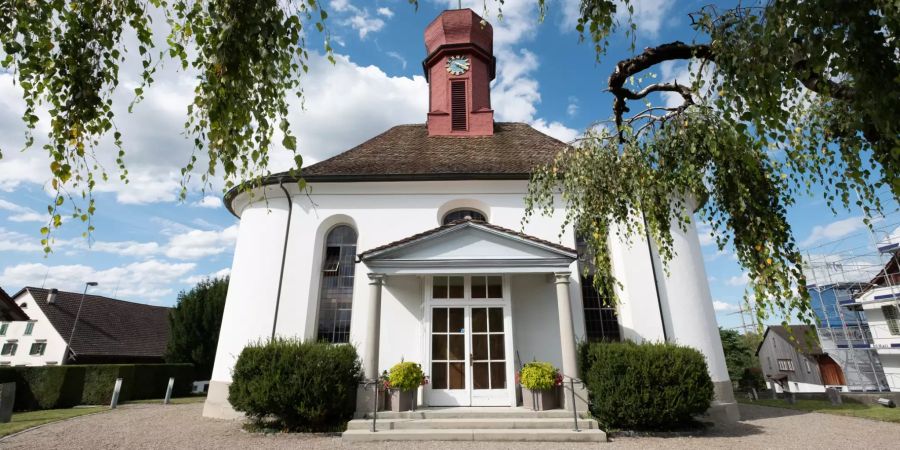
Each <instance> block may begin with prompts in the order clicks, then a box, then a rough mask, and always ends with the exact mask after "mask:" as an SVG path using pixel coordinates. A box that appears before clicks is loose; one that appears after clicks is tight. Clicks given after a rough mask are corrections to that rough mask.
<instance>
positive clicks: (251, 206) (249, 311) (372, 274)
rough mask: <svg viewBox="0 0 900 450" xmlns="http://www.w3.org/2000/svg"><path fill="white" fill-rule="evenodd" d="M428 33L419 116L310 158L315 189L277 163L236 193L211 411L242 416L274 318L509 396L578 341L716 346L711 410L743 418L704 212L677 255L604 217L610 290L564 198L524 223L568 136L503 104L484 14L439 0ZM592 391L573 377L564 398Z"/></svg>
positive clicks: (431, 390)
mask: <svg viewBox="0 0 900 450" xmlns="http://www.w3.org/2000/svg"><path fill="white" fill-rule="evenodd" d="M425 48H426V56H425V59H424V61H423V69H424V71H425V77H426V79H427V81H428V83H429V92H428V95H429V107H428V113H427V117H423V119H424V121H425V123H421V124H410V125H399V126H395V127H393V128H390V129H388V130H386V131H384V132H383V133H381V134H379V135H377V136H375V137H372V138H371V139H369V140H368V141H365V142H363V143H361V144H359V145H357V146H356V147H353V148H351V149H349V150H347V151H345V152H343V153H340V154H338V155H337V156H334V157H332V158H330V159H327V160H324V161H321V162H319V163H317V164H313V165H311V166H309V167H305V168H303V170H302V177H303V179H304V180H305V181H306V182H307V183H308V184H307V189H306V190H303V191H301V190H300V189H299V188H298V185H297V183H296V181H297V180H296V179H295V178H292V177H291V176H289V175H288V174H287V173H284V174H276V175H272V176H269V177H268V178H266V180H265V182H264V186H263V187H261V188H259V189H258V190H257V191H256V192H255V193H254V195H252V196H251V195H248V194H246V193H243V192H240V191H238V190H232V191H231V192H229V193H228V194H227V195H226V197H225V203H226V206H227V207H228V208H229V210H230V211H231V212H232V213H233V214H234V215H235V216H237V217H238V218H239V219H240V232H239V235H238V240H237V245H236V248H235V254H234V262H233V266H232V271H231V283H230V286H229V289H228V298H227V302H226V305H225V312H224V317H223V320H222V328H221V334H220V337H219V344H218V345H219V346H218V351H217V353H216V361H215V369H214V371H213V375H212V380H211V383H210V387H209V395H208V397H207V400H206V404H205V407H204V415H205V416H208V417H235V416H236V413H235V412H234V410H232V408H231V406H230V405H229V403H228V386H229V384H230V382H231V372H232V368H233V367H234V364H235V360H236V358H237V356H238V355H239V354H240V352H241V350H242V349H243V348H244V347H245V346H246V345H247V344H248V343H252V342H257V341H260V340H266V339H268V338H270V337H272V336H281V337H298V338H301V339H305V340H324V341H327V342H332V343H336V344H339V343H345V344H351V345H354V346H355V347H356V348H357V351H358V352H359V354H360V357H361V360H362V363H363V370H364V372H365V377H366V378H367V379H373V378H376V377H377V376H378V375H379V374H380V373H381V372H382V371H383V370H386V369H389V368H390V367H391V366H393V365H394V364H396V363H398V362H400V361H413V362H418V363H420V364H421V365H422V367H423V369H424V371H425V374H426V375H427V376H428V377H429V380H430V381H429V383H428V384H427V385H426V386H424V387H423V389H422V392H421V395H420V398H419V402H420V407H435V406H459V407H469V406H472V407H486V406H501V407H502V406H505V407H515V406H517V404H520V403H519V402H520V400H518V399H517V392H518V386H517V383H516V377H515V373H516V372H517V370H518V369H519V368H520V367H521V365H522V364H523V363H526V362H530V361H533V360H539V361H548V362H550V363H552V364H553V365H554V366H556V367H558V368H560V370H561V372H562V373H563V374H564V375H565V376H567V377H568V376H571V377H578V367H577V356H576V346H577V343H579V342H582V341H599V340H631V341H637V342H641V341H653V342H662V341H668V342H673V343H678V344H682V345H687V346H691V347H694V348H696V349H698V350H699V351H701V352H702V353H703V354H704V355H705V356H706V359H707V362H708V364H709V371H710V376H711V377H712V381H713V382H714V384H715V392H716V399H715V401H714V405H713V408H712V409H711V413H713V414H718V415H720V417H724V418H727V419H730V420H735V419H736V414H737V407H736V404H735V402H734V398H733V394H732V386H731V382H730V381H729V378H728V371H727V370H726V367H725V358H724V354H723V351H722V344H721V342H720V340H719V333H718V327H717V324H716V319H715V313H714V310H713V303H712V299H711V296H710V291H709V285H708V282H707V278H706V272H705V269H704V265H703V255H702V253H701V248H700V242H699V239H698V236H697V232H696V229H695V228H694V227H693V226H689V227H688V228H687V229H686V230H682V229H681V228H680V227H678V226H673V230H672V233H673V238H674V249H675V251H676V252H677V256H676V257H675V259H674V260H673V261H672V262H671V263H670V264H669V265H668V270H667V271H666V270H663V264H662V262H661V261H660V257H659V255H658V253H657V250H656V246H655V244H653V243H652V242H648V241H647V240H646V239H645V238H643V237H641V236H635V237H633V238H632V239H631V242H630V243H627V244H626V243H624V242H620V240H619V239H618V238H617V237H616V236H615V235H614V234H611V235H610V237H609V246H610V251H611V256H612V262H613V266H614V273H615V276H616V277H617V279H618V281H619V282H620V283H621V287H620V291H619V292H618V298H619V302H618V303H617V304H616V305H615V306H607V304H606V303H604V301H603V299H602V298H601V296H600V295H598V293H597V291H596V290H595V289H594V288H593V286H592V284H591V282H590V280H588V279H584V278H583V277H582V270H581V267H580V266H579V251H580V250H581V249H580V247H581V245H580V244H579V240H578V238H577V236H576V235H575V233H574V231H573V230H572V228H571V227H569V228H566V229H563V228H562V224H563V223H564V216H565V210H564V209H563V206H564V204H563V203H562V201H561V200H559V201H558V204H559V206H560V207H558V208H557V210H556V212H555V213H554V214H553V215H552V216H535V217H533V218H532V219H531V220H530V221H529V222H528V223H525V224H524V225H523V224H522V218H523V216H524V212H525V202H524V198H525V195H526V193H527V189H528V183H529V178H530V174H531V173H532V171H533V170H534V169H535V168H536V167H538V166H539V165H543V164H546V163H549V162H551V161H552V160H553V158H554V157H555V156H556V155H557V154H558V153H559V152H560V151H562V150H564V149H565V148H566V146H567V144H566V143H564V142H561V141H559V140H557V139H554V138H552V137H550V136H547V135H545V134H543V133H541V132H539V131H537V130H535V129H534V128H532V127H531V126H529V125H528V124H525V123H504V122H496V121H494V111H493V110H492V109H491V87H490V83H491V80H493V79H494V76H495V73H496V58H495V57H494V54H493V31H492V28H491V25H490V24H489V23H487V22H485V21H484V20H483V19H482V18H481V17H479V16H478V15H477V14H475V13H474V12H473V11H472V10H470V9H458V10H449V11H444V12H443V13H441V14H440V15H439V16H438V17H437V18H436V19H435V20H434V21H433V22H431V24H429V25H428V27H427V28H426V30H425ZM348 126H352V124H348ZM561 231H562V233H560V232H561ZM361 395H362V394H361ZM585 402H586V394H585V393H584V392H581V391H579V393H578V395H577V396H576V399H575V400H574V401H573V400H572V399H571V398H570V396H569V395H566V398H565V401H564V405H563V407H564V408H565V409H569V410H571V408H573V407H577V408H578V410H579V411H584V410H585V406H586V403H585ZM364 405H365V406H360V408H361V409H362V408H364V407H369V406H370V405H371V403H365V404H364ZM360 412H361V413H364V412H365V411H360Z"/></svg>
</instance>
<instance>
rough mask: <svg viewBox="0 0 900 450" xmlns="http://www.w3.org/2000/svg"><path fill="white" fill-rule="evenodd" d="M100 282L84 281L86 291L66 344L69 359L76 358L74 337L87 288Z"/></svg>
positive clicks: (83, 293)
mask: <svg viewBox="0 0 900 450" xmlns="http://www.w3.org/2000/svg"><path fill="white" fill-rule="evenodd" d="M97 284H98V283H97V282H96V281H88V282H87V283H84V292H82V293H81V303H79V304H78V312H77V313H75V321H74V322H72V333H71V334H69V342H68V343H67V344H66V348H68V349H69V360H70V361H74V360H75V352H73V351H72V338H73V337H75V326H76V325H78V317H79V316H81V307H82V306H84V297H85V296H87V290H88V288H89V287H91V286H96V285H97Z"/></svg>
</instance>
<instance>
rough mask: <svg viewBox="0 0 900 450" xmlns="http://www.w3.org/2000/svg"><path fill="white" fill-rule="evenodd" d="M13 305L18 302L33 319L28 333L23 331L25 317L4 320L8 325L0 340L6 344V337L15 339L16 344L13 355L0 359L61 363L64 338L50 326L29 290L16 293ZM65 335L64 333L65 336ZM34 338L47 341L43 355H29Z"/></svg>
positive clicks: (12, 362) (15, 362) (33, 363)
mask: <svg viewBox="0 0 900 450" xmlns="http://www.w3.org/2000/svg"><path fill="white" fill-rule="evenodd" d="M13 301H14V302H15V303H16V304H17V305H21V306H22V310H23V311H25V314H28V317H29V318H30V319H31V320H33V321H34V328H33V329H32V332H31V335H29V336H26V335H25V327H26V326H27V324H28V321H24V320H23V321H15V322H7V323H9V327H8V328H7V329H6V335H5V336H0V342H2V343H3V344H6V343H7V342H10V341H16V342H18V344H19V347H18V349H17V350H16V354H15V355H14V356H10V355H3V356H0V363H3V365H7V364H5V363H9V364H8V365H11V366H43V365H46V364H47V363H51V364H62V363H63V358H64V357H65V354H66V341H65V339H63V337H62V336H60V334H59V333H58V332H57V331H56V328H54V327H53V324H51V323H50V320H48V319H47V316H46V315H44V312H43V311H42V310H41V307H40V306H38V305H37V303H36V302H35V300H34V298H32V297H31V293H29V292H28V291H27V290H25V291H22V292H21V293H20V294H19V295H18V296H17V297H15V298H13ZM66 337H67V338H68V336H66ZM38 341H44V342H46V343H47V349H46V350H45V351H44V354H43V355H35V356H31V355H29V353H30V352H31V344H34V343H35V342H38Z"/></svg>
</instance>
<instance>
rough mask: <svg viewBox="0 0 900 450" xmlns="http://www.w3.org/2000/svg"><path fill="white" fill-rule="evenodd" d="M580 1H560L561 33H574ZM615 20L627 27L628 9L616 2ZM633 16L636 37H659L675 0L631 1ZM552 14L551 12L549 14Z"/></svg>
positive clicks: (579, 14)
mask: <svg viewBox="0 0 900 450" xmlns="http://www.w3.org/2000/svg"><path fill="white" fill-rule="evenodd" d="M581 1H582V0H562V2H561V4H560V9H561V11H562V20H561V21H560V25H561V27H562V29H563V31H571V32H574V31H575V25H576V24H577V23H578V18H579V17H581ZM616 3H617V5H616V17H615V18H616V20H617V21H619V24H620V25H621V26H623V27H625V26H627V22H626V21H627V19H628V9H627V8H626V6H625V4H624V3H622V2H621V1H618V2H616ZM631 4H632V5H633V6H634V15H633V16H632V20H633V21H634V23H635V24H636V25H637V31H638V36H639V37H640V36H644V35H646V36H647V37H649V38H651V39H653V38H656V37H657V36H658V35H659V31H660V30H661V29H662V26H663V24H664V23H667V22H668V21H669V20H670V17H671V14H670V11H671V9H672V7H673V6H675V0H632V1H631ZM551 14H552V12H551Z"/></svg>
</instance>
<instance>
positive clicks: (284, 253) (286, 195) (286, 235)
mask: <svg viewBox="0 0 900 450" xmlns="http://www.w3.org/2000/svg"><path fill="white" fill-rule="evenodd" d="M278 187H280V188H281V191H282V192H284V199H285V200H287V204H288V216H287V224H285V226H284V248H283V249H282V251H281V271H280V273H279V274H278V294H277V295H276V296H275V318H274V319H272V339H275V328H276V327H277V326H278V308H279V306H280V305H281V288H282V285H283V284H284V264H285V261H287V249H288V238H289V237H290V235H291V216H292V215H293V213H294V202H293V200H291V195H290V194H289V193H288V191H287V189H285V188H284V184H283V180H278Z"/></svg>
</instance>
